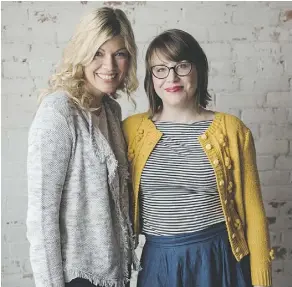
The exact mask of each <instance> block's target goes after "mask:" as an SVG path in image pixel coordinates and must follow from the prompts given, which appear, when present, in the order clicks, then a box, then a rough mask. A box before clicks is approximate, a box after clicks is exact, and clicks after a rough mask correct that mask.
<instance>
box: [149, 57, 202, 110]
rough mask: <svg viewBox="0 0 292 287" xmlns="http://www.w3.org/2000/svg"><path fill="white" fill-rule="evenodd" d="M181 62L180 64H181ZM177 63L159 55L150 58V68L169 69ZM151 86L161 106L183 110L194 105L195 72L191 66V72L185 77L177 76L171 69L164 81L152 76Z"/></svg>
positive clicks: (194, 68)
mask: <svg viewBox="0 0 292 287" xmlns="http://www.w3.org/2000/svg"><path fill="white" fill-rule="evenodd" d="M183 62H184V61H182V62H181V63H183ZM177 64H178V62H173V61H170V60H167V59H166V58H165V57H163V56H162V55H159V54H154V55H153V56H152V57H151V66H152V67H153V66H156V65H165V66H167V67H169V68H171V67H174V66H175V65H177ZM152 80H153V86H154V90H155V92H156V94H157V95H158V96H159V98H160V99H161V100H162V103H163V106H164V107H166V106H171V107H179V108H184V107H188V106H189V105H194V103H195V101H194V100H195V99H194V97H195V93H196V90H197V70H196V67H195V66H194V65H193V64H192V70H191V72H190V73H189V74H188V75H186V76H178V75H177V74H176V73H175V72H174V70H173V69H171V70H170V71H169V74H168V76H167V77H166V78H165V79H158V78H156V77H155V76H154V75H153V74H152Z"/></svg>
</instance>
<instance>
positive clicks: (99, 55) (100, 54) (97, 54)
mask: <svg viewBox="0 0 292 287" xmlns="http://www.w3.org/2000/svg"><path fill="white" fill-rule="evenodd" d="M101 56H102V53H101V52H100V51H97V52H96V53H95V55H94V58H95V57H101Z"/></svg>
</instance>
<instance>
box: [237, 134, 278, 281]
mask: <svg viewBox="0 0 292 287" xmlns="http://www.w3.org/2000/svg"><path fill="white" fill-rule="evenodd" d="M242 185H243V197H244V204H245V212H246V236H247V243H248V246H249V250H250V264H251V277H252V283H253V284H254V286H270V285H271V284H272V283H271V280H272V279H271V259H270V255H269V252H270V240H269V232H268V226H267V221H266V215H265V209H264V205H263V200H262V194H261V188H260V180H259V175H258V170H257V164H256V151H255V146H254V140H253V137H252V134H251V132H250V130H248V131H247V132H246V134H245V142H244V148H243V151H242Z"/></svg>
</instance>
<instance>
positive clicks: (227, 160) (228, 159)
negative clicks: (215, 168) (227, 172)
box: [225, 157, 230, 166]
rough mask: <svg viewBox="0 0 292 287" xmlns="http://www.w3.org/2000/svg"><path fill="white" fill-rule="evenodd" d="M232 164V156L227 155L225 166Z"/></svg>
mask: <svg viewBox="0 0 292 287" xmlns="http://www.w3.org/2000/svg"><path fill="white" fill-rule="evenodd" d="M229 165H230V158H229V157H226V158H225V166H229Z"/></svg>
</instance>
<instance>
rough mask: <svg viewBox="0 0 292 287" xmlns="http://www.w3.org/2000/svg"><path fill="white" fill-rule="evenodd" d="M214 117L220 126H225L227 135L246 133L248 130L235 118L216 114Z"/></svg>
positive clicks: (226, 114) (229, 115) (220, 113)
mask: <svg viewBox="0 0 292 287" xmlns="http://www.w3.org/2000/svg"><path fill="white" fill-rule="evenodd" d="M216 117H217V118H219V121H220V124H221V125H224V126H225V129H226V131H227V133H238V132H239V133H247V132H248V131H249V128H248V127H247V126H246V125H245V124H244V122H243V121H242V120H241V119H239V118H238V117H237V116H235V115H232V114H228V113H223V112H216Z"/></svg>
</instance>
